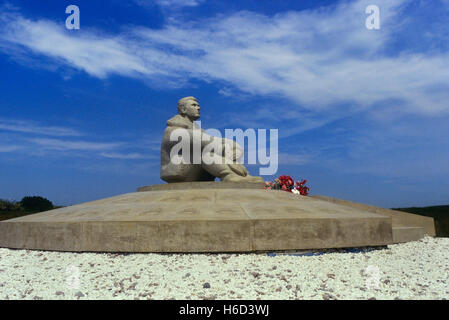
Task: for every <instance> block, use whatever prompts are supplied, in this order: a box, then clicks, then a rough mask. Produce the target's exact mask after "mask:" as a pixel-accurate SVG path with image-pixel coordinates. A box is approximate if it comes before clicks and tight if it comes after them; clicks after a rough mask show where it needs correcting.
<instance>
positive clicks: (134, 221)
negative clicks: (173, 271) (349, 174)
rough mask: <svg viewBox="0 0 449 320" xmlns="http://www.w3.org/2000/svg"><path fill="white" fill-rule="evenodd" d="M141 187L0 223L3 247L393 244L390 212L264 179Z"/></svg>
mask: <svg viewBox="0 0 449 320" xmlns="http://www.w3.org/2000/svg"><path fill="white" fill-rule="evenodd" d="M139 190H140V192H135V193H128V194H123V195H119V196H116V197H112V198H107V199H102V200H98V201H93V202H87V203H82V204H78V205H74V206H70V207H65V208H60V209H55V210H51V211H47V212H42V213H37V214H32V215H29V216H24V217H20V218H16V219H10V220H6V221H2V222H0V247H9V248H27V249H41V250H60V251H98V252H245V251H266V250H292V249H316V248H336V247H359V246H376V245H386V244H389V243H392V225H391V217H386V216H383V215H380V214H376V213H372V212H368V211H364V210H361V209H358V208H353V207H350V206H344V205H340V204H336V203H332V202H329V201H325V200H320V199H315V198H311V197H305V196H299V195H294V194H291V193H288V192H284V191H273V190H263V189H262V186H261V185H260V184H256V185H254V184H253V185H247V186H245V187H244V186H240V187H237V186H236V185H234V184H226V183H222V182H195V183H179V184H165V185H156V186H148V187H143V188H139ZM145 190H150V191H145Z"/></svg>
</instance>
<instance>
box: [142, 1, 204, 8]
mask: <svg viewBox="0 0 449 320" xmlns="http://www.w3.org/2000/svg"><path fill="white" fill-rule="evenodd" d="M204 1H205V0H135V2H136V3H137V4H138V5H141V6H152V5H154V4H156V5H159V6H161V7H167V8H182V7H196V6H198V5H200V4H201V3H202V2H204Z"/></svg>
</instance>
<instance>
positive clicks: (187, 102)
mask: <svg viewBox="0 0 449 320" xmlns="http://www.w3.org/2000/svg"><path fill="white" fill-rule="evenodd" d="M178 113H179V114H180V115H181V116H183V117H187V118H189V119H190V120H192V121H194V120H197V119H199V117H200V105H199V104H198V100H197V99H196V98H195V97H185V98H182V99H181V100H179V101H178Z"/></svg>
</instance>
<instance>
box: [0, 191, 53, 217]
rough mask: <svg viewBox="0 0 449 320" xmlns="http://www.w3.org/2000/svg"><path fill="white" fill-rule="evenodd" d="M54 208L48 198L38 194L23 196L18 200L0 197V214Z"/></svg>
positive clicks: (14, 213) (34, 211)
mask: <svg viewBox="0 0 449 320" xmlns="http://www.w3.org/2000/svg"><path fill="white" fill-rule="evenodd" d="M54 208H55V206H54V205H53V203H52V202H51V201H50V200H48V199H45V198H43V197H39V196H32V197H30V196H27V197H23V198H22V200H20V201H14V200H3V199H0V215H13V216H16V215H17V216H21V215H24V214H29V213H36V212H42V211H47V210H51V209H54ZM1 218H2V217H0V219H1Z"/></svg>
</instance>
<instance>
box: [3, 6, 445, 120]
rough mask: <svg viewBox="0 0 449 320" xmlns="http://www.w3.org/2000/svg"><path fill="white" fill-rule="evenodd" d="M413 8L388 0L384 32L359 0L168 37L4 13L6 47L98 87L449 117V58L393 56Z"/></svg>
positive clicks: (173, 26)
mask: <svg viewBox="0 0 449 320" xmlns="http://www.w3.org/2000/svg"><path fill="white" fill-rule="evenodd" d="M193 2H195V1H193ZM193 2H192V3H193ZM410 2H411V0H400V1H394V2H393V1H382V2H381V12H382V29H381V30H378V31H373V30H367V29H366V28H365V24H364V22H365V18H366V14H365V13H364V12H365V11H364V10H365V7H366V6H367V5H368V4H371V2H370V1H367V0H359V1H353V2H346V1H345V2H342V3H340V4H339V5H336V6H330V7H326V8H321V9H317V10H306V11H300V12H287V13H281V14H277V15H275V16H272V17H269V16H265V15H261V14H255V13H250V12H237V13H234V14H232V15H229V16H226V17H222V16H220V17H216V18H212V19H208V20H204V21H197V22H192V23H189V24H188V25H185V24H177V23H176V22H170V24H168V25H167V26H166V27H165V28H164V29H162V30H153V29H148V28H144V27H130V28H128V29H127V30H126V31H124V32H123V33H121V34H116V35H107V34H101V33H98V32H96V31H89V30H81V31H80V32H79V33H77V35H73V33H72V34H69V33H67V32H66V30H64V26H63V25H61V24H56V23H54V22H51V21H48V20H37V21H33V20H30V19H27V18H25V17H22V16H20V15H17V14H11V13H3V14H2V23H1V24H2V28H1V30H2V31H1V34H0V39H1V41H2V42H3V45H4V46H5V45H9V46H20V47H22V48H26V49H28V50H30V52H32V53H34V54H41V55H45V56H47V57H50V58H53V59H54V62H57V63H61V64H64V65H67V66H70V67H73V68H76V69H80V70H84V71H85V72H87V73H88V74H90V75H92V76H95V77H99V78H104V77H107V76H108V75H110V74H121V75H125V76H130V77H138V78H142V79H145V80H147V81H149V82H150V83H151V81H153V80H156V79H158V80H160V79H161V78H162V79H164V81H165V80H167V81H166V83H168V84H175V83H176V84H178V85H179V83H182V79H186V78H187V79H189V78H190V79H205V80H218V81H222V82H224V83H227V84H228V87H229V88H236V89H237V88H238V90H240V91H243V92H246V93H248V94H253V95H254V94H259V95H279V96H282V97H285V98H288V99H289V100H290V101H292V102H294V103H295V104H297V105H298V106H301V108H306V109H309V110H314V111H320V110H329V109H331V110H332V109H335V108H341V106H342V105H346V109H347V110H346V111H347V112H352V111H351V110H357V109H360V108H370V107H375V106H376V105H377V104H379V103H383V102H385V101H388V100H394V101H397V102H398V105H401V106H403V107H402V108H401V109H402V110H403V111H404V112H415V113H422V114H438V113H447V112H448V111H449V106H448V105H447V103H446V101H448V99H449V90H448V89H449V88H448V86H449V85H448V84H447V79H448V78H449V53H448V52H447V51H438V52H432V53H425V52H411V51H410V50H405V49H404V50H403V52H402V51H401V48H399V51H398V52H399V53H398V54H394V55H393V54H391V53H389V52H388V50H387V49H388V44H389V43H390V42H391V41H392V39H394V38H397V37H398V36H402V37H406V36H407V35H408V34H407V31H406V30H403V29H402V26H401V21H402V18H403V15H404V9H403V7H404V6H403V5H404V4H408V3H410ZM167 3H168V2H167ZM184 3H189V2H184ZM187 39H188V40H187ZM55 43H57V44H58V45H55ZM226 92H229V90H228V91H225V92H223V91H222V93H225V94H226Z"/></svg>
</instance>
